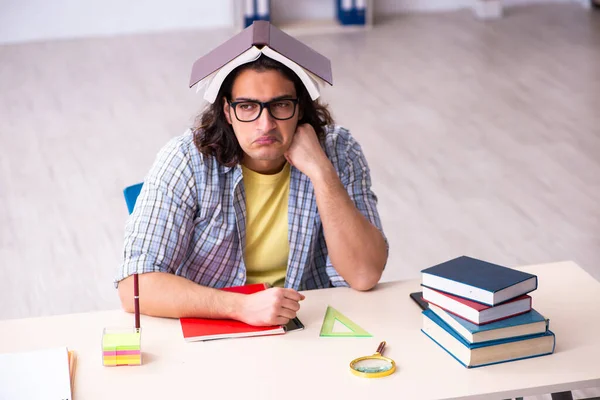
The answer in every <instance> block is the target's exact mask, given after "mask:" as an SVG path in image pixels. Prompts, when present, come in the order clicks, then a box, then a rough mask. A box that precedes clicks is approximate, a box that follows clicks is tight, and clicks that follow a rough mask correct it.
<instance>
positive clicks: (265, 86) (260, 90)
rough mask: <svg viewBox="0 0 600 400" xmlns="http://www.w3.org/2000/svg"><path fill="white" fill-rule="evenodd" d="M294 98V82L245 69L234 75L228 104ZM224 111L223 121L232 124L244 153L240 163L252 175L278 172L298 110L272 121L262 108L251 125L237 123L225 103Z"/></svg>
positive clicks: (275, 74) (268, 73)
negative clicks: (230, 102) (224, 117)
mask: <svg viewBox="0 0 600 400" xmlns="http://www.w3.org/2000/svg"><path fill="white" fill-rule="evenodd" d="M295 98H296V89H295V88H294V83H293V82H292V81H290V80H288V79H287V78H286V77H285V76H284V75H283V74H281V73H280V72H279V71H274V70H267V71H263V72H257V71H253V70H251V69H247V70H245V71H243V72H241V73H240V74H239V75H238V76H237V78H236V79H235V81H234V83H233V87H232V90H231V101H232V102H237V101H243V100H254V101H260V102H267V101H271V100H276V99H295ZM296 107H298V106H296ZM224 111H225V116H226V118H227V122H229V123H230V124H231V125H232V127H233V132H234V133H235V136H236V137H237V140H238V142H239V144H240V146H241V147H242V150H244V158H243V160H242V163H243V164H244V165H245V166H246V167H248V168H249V169H252V170H254V171H256V172H260V173H275V172H278V171H279V170H280V169H281V168H282V167H283V165H284V164H285V157H284V156H283V154H284V153H285V152H286V151H287V149H288V148H289V147H290V145H291V143H292V140H293V138H294V132H295V131H296V126H297V124H298V117H299V112H298V109H297V108H296V110H295V112H294V116H293V117H292V118H290V119H288V120H284V121H282V120H277V119H274V118H273V117H272V116H271V114H270V113H269V110H268V109H267V108H266V107H265V108H264V109H263V110H262V113H261V114H260V117H258V119H256V120H255V121H252V122H241V121H239V120H238V119H237V118H236V116H235V113H234V110H233V108H232V107H230V106H229V104H228V103H227V102H225V104H224ZM239 115H240V114H239V109H238V116H239Z"/></svg>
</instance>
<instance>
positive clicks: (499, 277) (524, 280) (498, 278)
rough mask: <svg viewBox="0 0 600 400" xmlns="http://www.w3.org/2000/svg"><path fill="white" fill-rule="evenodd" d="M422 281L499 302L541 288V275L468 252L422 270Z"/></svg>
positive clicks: (481, 300) (486, 301)
mask: <svg viewBox="0 0 600 400" xmlns="http://www.w3.org/2000/svg"><path fill="white" fill-rule="evenodd" d="M421 273H422V285H423V286H425V287H428V288H431V289H436V290H439V291H442V292H445V293H450V294H453V295H455V296H459V297H463V298H465V299H469V300H473V301H476V302H478V303H482V304H486V305H489V306H495V305H497V304H500V303H503V302H506V301H508V300H511V299H514V298H515V297H519V296H521V295H524V294H526V293H529V292H532V291H534V290H535V289H537V285H538V281H537V276H535V275H532V274H528V273H526V272H523V271H518V270H516V269H512V268H507V267H503V266H500V265H497V264H492V263H489V262H486V261H482V260H478V259H476V258H471V257H467V256H462V257H458V258H455V259H452V260H450V261H446V262H443V263H441V264H438V265H435V266H433V267H429V268H426V269H424V270H422V271H421Z"/></svg>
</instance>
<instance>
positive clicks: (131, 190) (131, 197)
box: [123, 182, 144, 214]
mask: <svg viewBox="0 0 600 400" xmlns="http://www.w3.org/2000/svg"><path fill="white" fill-rule="evenodd" d="M143 184H144V182H142V183H136V184H135V185H131V186H128V187H126V188H125V189H123V195H124V196H125V203H127V211H129V214H131V213H132V212H133V208H134V207H135V202H136V200H137V198H138V196H139V195H140V191H141V190H142V185H143Z"/></svg>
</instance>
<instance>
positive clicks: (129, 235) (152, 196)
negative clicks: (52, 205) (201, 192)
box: [115, 139, 198, 286]
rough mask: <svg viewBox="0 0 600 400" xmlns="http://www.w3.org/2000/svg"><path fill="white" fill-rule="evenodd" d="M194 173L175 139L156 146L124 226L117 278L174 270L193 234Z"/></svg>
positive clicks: (186, 156) (195, 203)
mask: <svg viewBox="0 0 600 400" xmlns="http://www.w3.org/2000/svg"><path fill="white" fill-rule="evenodd" d="M196 197H197V194H196V190H195V183H194V175H193V172H192V168H191V165H190V160H189V157H188V154H187V153H186V149H185V147H183V146H181V143H180V141H179V139H173V140H171V141H170V142H169V143H168V144H167V145H166V146H165V147H164V148H162V149H161V151H160V152H159V154H158V155H157V157H156V160H155V162H154V164H153V166H152V168H151V169H150V172H149V173H148V175H147V176H146V178H145V179H144V183H143V186H142V190H141V192H140V194H139V196H138V199H137V202H136V205H135V208H134V210H133V212H132V213H131V215H130V216H129V218H128V220H127V223H126V225H125V243H124V249H123V262H122V264H121V266H120V268H119V271H118V273H117V276H116V277H115V286H117V285H118V282H119V281H121V280H122V279H124V278H126V277H127V276H129V275H132V274H134V273H138V274H143V273H148V272H169V273H175V272H176V269H177V268H178V267H179V265H181V263H182V261H183V259H184V257H185V254H186V252H187V250H188V246H189V241H190V238H191V237H192V236H193V235H192V232H193V228H194V217H195V214H196V208H197V204H198V202H197V199H196Z"/></svg>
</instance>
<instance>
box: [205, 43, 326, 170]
mask: <svg viewBox="0 0 600 400" xmlns="http://www.w3.org/2000/svg"><path fill="white" fill-rule="evenodd" d="M247 69H252V70H254V71H257V72H263V71H267V70H275V71H279V72H280V73H282V74H283V75H284V76H285V77H286V78H287V79H289V80H290V81H292V82H293V83H294V87H295V88H296V93H297V95H298V100H299V101H298V105H299V110H300V115H302V118H300V119H299V120H298V125H301V124H305V123H307V124H310V125H311V126H312V127H313V129H314V130H315V132H316V133H317V136H318V137H319V140H320V141H323V139H324V138H325V126H327V125H331V124H333V119H332V117H331V114H330V112H329V110H328V109H327V105H324V104H321V103H320V102H319V101H318V99H317V100H315V101H313V100H312V99H311V98H310V95H309V94H308V91H307V90H306V88H305V87H304V84H303V83H302V81H301V80H300V78H299V77H298V76H297V75H296V74H295V73H294V72H293V71H292V70H291V69H289V68H288V67H286V66H285V65H283V64H282V63H280V62H278V61H275V60H273V59H271V58H269V57H266V56H264V55H263V56H261V57H259V58H258V59H257V60H256V61H253V62H251V63H247V64H243V65H240V66H239V67H237V68H236V69H234V70H233V71H232V72H231V73H230V74H229V75H228V76H227V78H225V80H224V81H223V84H222V85H221V89H220V90H219V94H218V95H217V99H216V100H215V102H214V103H213V104H209V105H208V106H207V107H206V108H205V109H204V111H202V113H201V114H200V115H198V116H197V117H196V121H195V124H194V127H193V132H194V143H195V145H196V147H197V148H198V150H199V151H200V153H202V154H204V155H209V156H213V157H215V158H216V159H217V161H218V162H219V163H220V164H222V165H225V166H228V167H233V166H235V165H236V164H238V163H239V162H241V160H242V157H243V155H244V152H243V150H242V148H241V147H240V145H239V143H238V141H237V138H236V137H235V134H234V132H233V128H232V127H231V125H229V123H228V122H227V119H226V118H225V112H224V111H223V105H224V104H223V101H224V98H226V99H227V100H229V101H231V90H232V88H233V82H235V79H236V78H237V76H238V75H239V74H240V73H241V72H242V71H244V70H247Z"/></svg>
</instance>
